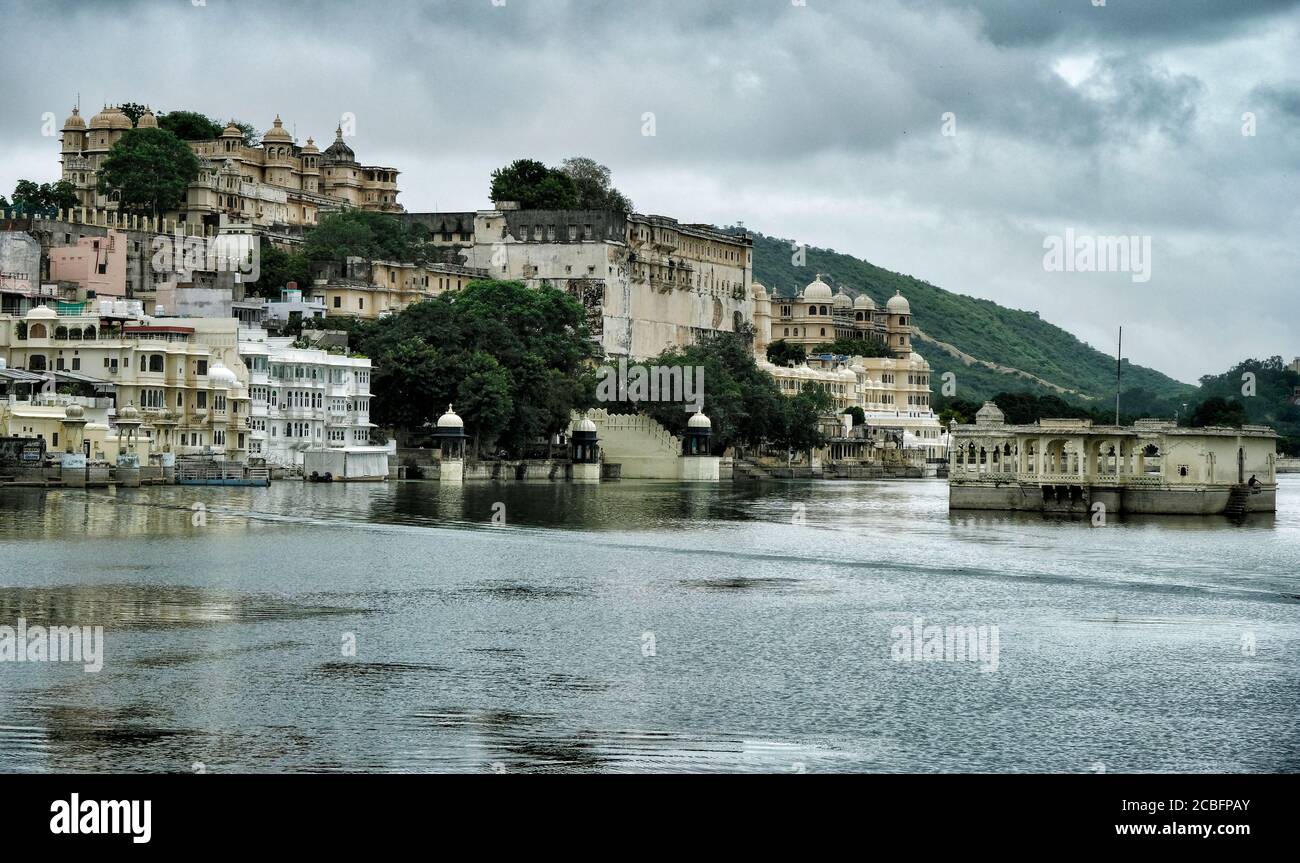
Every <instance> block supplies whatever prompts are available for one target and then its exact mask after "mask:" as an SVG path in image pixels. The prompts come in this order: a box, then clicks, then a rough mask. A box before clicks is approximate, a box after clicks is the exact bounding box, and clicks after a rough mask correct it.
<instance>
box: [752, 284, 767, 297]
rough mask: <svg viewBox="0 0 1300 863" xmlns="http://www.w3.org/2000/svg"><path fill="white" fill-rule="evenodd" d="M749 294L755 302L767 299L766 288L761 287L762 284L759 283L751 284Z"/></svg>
mask: <svg viewBox="0 0 1300 863" xmlns="http://www.w3.org/2000/svg"><path fill="white" fill-rule="evenodd" d="M749 293H750V295H751V296H752V297H753V298H754V299H756V300H766V299H767V288H765V287H763V285H762V283H760V282H754V283H752V284H751V285H750V286H749Z"/></svg>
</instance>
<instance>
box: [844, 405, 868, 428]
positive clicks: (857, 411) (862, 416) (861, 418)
mask: <svg viewBox="0 0 1300 863" xmlns="http://www.w3.org/2000/svg"><path fill="white" fill-rule="evenodd" d="M845 413H846V414H848V415H849V416H851V417H853V424H854V425H855V426H860V425H862V424H863V423H865V422H866V421H867V415H866V413H864V412H863V410H862V408H860V407H858V406H857V405H853V406H852V407H850V408H849V409H848V410H846V411H845Z"/></svg>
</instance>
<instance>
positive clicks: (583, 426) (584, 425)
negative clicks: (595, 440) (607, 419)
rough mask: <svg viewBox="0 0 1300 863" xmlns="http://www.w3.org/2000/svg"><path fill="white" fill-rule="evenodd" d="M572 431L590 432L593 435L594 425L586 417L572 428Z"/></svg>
mask: <svg viewBox="0 0 1300 863" xmlns="http://www.w3.org/2000/svg"><path fill="white" fill-rule="evenodd" d="M573 430H574V431H576V432H592V433H593V434H594V433H595V431H596V424H595V423H594V422H592V421H591V420H590V419H588V418H587V417H583V418H582V420H581V421H580V422H579V423H578V424H577V425H576V426H574V427H573Z"/></svg>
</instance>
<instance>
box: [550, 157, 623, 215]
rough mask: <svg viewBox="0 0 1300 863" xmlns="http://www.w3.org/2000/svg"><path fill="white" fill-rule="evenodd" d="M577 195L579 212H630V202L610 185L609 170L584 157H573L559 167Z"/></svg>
mask: <svg viewBox="0 0 1300 863" xmlns="http://www.w3.org/2000/svg"><path fill="white" fill-rule="evenodd" d="M560 170H561V171H563V172H564V173H565V174H566V175H567V176H568V177H569V179H570V180H572V181H573V188H574V191H576V192H577V195H578V209H580V210H617V211H618V212H620V213H630V212H632V201H631V200H630V199H629V198H628V197H627V195H624V194H623V193H622V192H620V191H619V190H618V189H615V188H614V187H613V185H612V184H611V183H610V173H609V168H606V167H605V166H604V165H602V164H600V163H598V162H597V161H596V160H595V159H588V158H587V157H586V156H573V157H571V158H568V159H565V160H564V162H563V164H561V165H560Z"/></svg>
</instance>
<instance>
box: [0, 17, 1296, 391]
mask: <svg viewBox="0 0 1300 863" xmlns="http://www.w3.org/2000/svg"><path fill="white" fill-rule="evenodd" d="M195 2H199V0H194V2H191V0H160V2H120V3H113V2H105V0H101V2H94V3H73V2H59V0H37V2H30V3H28V2H19V3H16V4H15V3H6V14H5V24H6V26H5V29H6V31H7V33H8V34H9V35H10V39H9V40H8V42H9V44H10V45H11V46H17V50H18V52H19V53H16V54H15V53H11V54H10V55H9V56H8V62H7V63H6V68H7V71H8V78H7V80H8V83H7V84H6V86H5V87H4V91H3V96H0V99H3V108H2V109H0V190H3V191H5V192H8V191H9V190H11V189H12V187H13V184H14V182H15V181H16V180H17V179H19V178H31V179H37V180H42V181H44V180H52V179H55V178H56V177H57V170H58V163H57V151H58V143H57V138H53V139H52V138H47V137H42V134H41V132H42V123H41V118H42V115H43V114H44V113H45V112H51V113H53V114H55V115H56V117H57V121H58V123H59V124H61V123H62V120H63V118H64V117H65V116H66V115H67V114H68V112H69V109H70V108H71V106H72V104H73V101H74V100H75V98H76V97H77V94H78V93H80V95H81V103H82V107H83V113H84V114H85V115H86V116H87V117H89V115H91V114H93V113H94V112H95V111H96V110H98V109H99V107H100V106H101V105H102V104H103V103H105V102H124V101H136V102H142V103H149V104H150V105H152V106H153V107H154V108H155V110H173V109H179V108H187V109H192V110H198V111H202V112H204V113H207V114H210V115H213V116H216V117H221V118H227V117H231V116H234V117H238V118H239V119H242V120H246V121H248V122H251V123H252V124H253V125H254V126H256V127H257V128H258V129H259V130H260V129H265V128H267V127H268V126H269V125H270V123H271V120H272V118H273V117H274V116H275V114H276V113H277V112H278V113H279V114H280V115H281V116H282V118H283V119H284V121H285V124H286V126H287V127H288V128H290V129H291V130H295V131H296V133H297V135H298V137H299V139H300V140H305V139H306V137H307V136H308V135H311V136H314V137H315V138H316V140H317V142H321V144H322V146H324V145H325V144H327V143H328V142H329V141H330V140H332V135H333V129H334V127H335V126H336V125H337V123H338V120H339V117H340V115H341V114H342V113H343V112H351V113H353V114H355V115H356V118H357V121H356V132H357V133H356V136H355V137H354V138H353V139H351V140H350V143H351V144H352V146H353V147H354V148H355V149H356V151H357V155H358V158H359V159H360V160H361V161H363V162H365V163H368V164H382V165H391V166H394V167H397V168H399V169H400V170H401V171H402V176H401V188H402V190H403V193H402V196H401V199H400V200H401V201H402V203H404V204H405V205H406V207H407V208H408V209H411V210H432V209H445V210H468V209H475V208H479V207H482V206H485V205H486V204H487V185H488V174H489V172H490V171H491V170H492V169H493V168H494V167H496V166H498V165H501V164H502V163H505V162H507V161H509V160H511V159H514V158H517V157H521V156H532V157H535V158H539V159H542V160H544V161H546V162H548V163H558V162H559V161H560V160H561V159H563V158H564V157H566V156H570V155H587V156H591V157H593V158H595V159H597V160H599V161H601V162H603V163H605V164H607V165H609V167H610V168H611V169H612V170H613V172H614V176H615V182H616V184H617V185H618V186H619V187H620V188H621V189H623V191H624V192H626V193H627V194H628V195H630V196H631V198H632V199H633V201H634V202H635V203H636V205H637V208H638V209H639V210H641V211H642V212H655V213H662V214H665V215H671V216H674V217H677V218H679V219H682V220H684V221H693V222H713V223H717V224H733V223H735V222H736V221H743V222H744V223H745V224H746V225H748V226H751V227H753V228H756V229H758V230H761V231H763V232H765V233H769V234H775V235H777V236H787V237H793V238H797V239H799V240H801V241H804V242H807V243H809V244H812V245H818V246H828V247H831V248H834V249H837V250H839V251H844V252H851V253H853V254H855V255H858V256H861V257H864V258H866V259H868V260H870V261H871V262H873V263H876V264H879V265H881V266H884V267H888V268H890V269H894V270H898V271H900V272H904V273H909V274H911V275H914V276H918V277H920V278H924V279H927V280H929V281H931V282H934V283H935V284H938V285H940V286H942V287H945V288H948V289H949V290H953V291H957V292H961V293H966V294H972V295H975V296H979V297H987V298H989V299H992V300H994V301H996V302H999V303H1001V304H1003V305H1008V306H1013V307H1017V308H1024V309H1034V310H1037V311H1039V312H1040V313H1041V314H1042V316H1043V317H1044V318H1046V319H1047V320H1050V321H1052V322H1054V323H1056V324H1059V325H1061V326H1063V327H1065V328H1066V329H1068V330H1070V331H1071V332H1073V333H1075V334H1077V335H1078V336H1079V337H1080V338H1082V339H1084V340H1085V341H1088V342H1090V343H1091V344H1094V345H1096V346H1098V347H1101V348H1103V349H1105V350H1111V349H1113V343H1114V331H1115V327H1116V326H1117V325H1118V324H1121V323H1122V324H1123V325H1124V332H1125V355H1126V356H1128V357H1130V358H1131V359H1132V360H1133V361H1134V362H1138V363H1142V364H1145V365H1150V366H1154V367H1156V368H1159V369H1161V370H1163V371H1165V372H1167V373H1169V374H1172V375H1174V376H1176V377H1179V378H1181V379H1184V380H1188V381H1194V380H1195V378H1196V377H1198V376H1199V375H1202V374H1206V373H1212V372H1219V371H1222V370H1224V369H1226V368H1228V367H1229V366H1230V365H1232V364H1233V363H1235V362H1236V361H1238V360H1241V359H1243V358H1245V357H1248V356H1267V355H1272V354H1283V355H1284V356H1286V357H1287V358H1288V359H1289V358H1290V357H1292V356H1295V355H1298V354H1300V326H1297V324H1298V323H1300V311H1298V309H1300V297H1298V296H1297V287H1298V286H1300V265H1298V264H1297V253H1298V251H1300V194H1297V192H1298V191H1300V185H1298V184H1297V168H1300V0H1249V2H1237V0H1106V2H1105V5H1104V6H1096V5H1094V3H1095V2H1099V0H1020V2H1012V0H914V2H905V0H879V2H877V0H842V2H841V1H840V0H806V4H805V5H796V4H797V3H800V2H802V0H795V2H791V0H635V2H634V0H604V2H596V0H589V2H585V0H571V2H563V0H445V2H429V3H414V2H410V3H407V2H401V0H389V2H385V3H373V4H371V3H361V2H328V0H311V2H306V0H297V2H295V0H279V2H276V3H261V2H238V0H206V3H205V4H204V5H195ZM495 4H501V5H495ZM40 46H50V48H51V49H52V50H51V51H50V52H49V53H47V52H45V51H44V50H42V49H41V48H40ZM54 49H57V50H54ZM23 51H29V52H30V53H29V54H23V53H21V52H23ZM647 112H650V113H653V114H654V123H655V134H654V135H653V136H647V135H643V134H642V132H643V127H644V123H643V120H642V117H643V115H644V114H645V113H647ZM949 112H950V113H951V114H953V115H954V117H955V134H953V135H945V134H944V133H943V132H944V128H943V119H942V118H943V115H945V114H946V113H949ZM1247 112H1249V113H1251V114H1253V115H1254V118H1255V134H1254V135H1243V133H1242V132H1243V123H1244V121H1243V115H1244V114H1246V113H1247ZM949 128H950V130H951V128H952V124H949ZM1067 229H1072V230H1073V231H1074V233H1075V234H1076V235H1117V234H1124V235H1138V236H1149V237H1150V238H1151V246H1152V261H1151V278H1150V280H1149V281H1145V282H1135V281H1134V280H1133V279H1132V276H1131V275H1130V274H1128V273H1120V272H1109V273H1081V272H1047V271H1045V270H1044V264H1043V259H1044V240H1045V238H1047V237H1048V236H1052V235H1058V236H1059V235H1064V233H1065V231H1066V230H1067ZM810 277H811V274H810Z"/></svg>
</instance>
